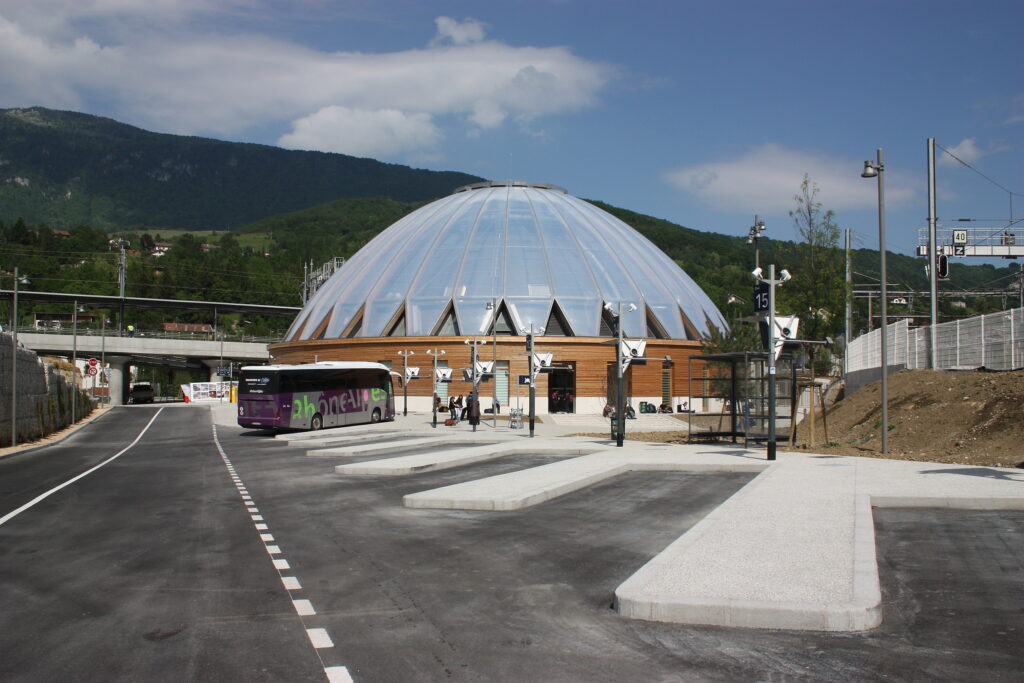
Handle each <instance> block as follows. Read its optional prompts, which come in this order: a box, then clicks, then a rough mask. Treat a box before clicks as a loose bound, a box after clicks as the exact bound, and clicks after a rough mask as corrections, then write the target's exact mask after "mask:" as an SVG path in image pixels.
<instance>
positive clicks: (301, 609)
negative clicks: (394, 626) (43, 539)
mask: <svg viewBox="0 0 1024 683" xmlns="http://www.w3.org/2000/svg"><path fill="white" fill-rule="evenodd" d="M161 410H163V409H162V408H161ZM157 415H159V413H157ZM153 419H154V420H155V419H156V417H155V416H154V418H153ZM150 424H152V422H150ZM146 429H149V425H146ZM143 433H145V429H144V430H143ZM139 438H142V434H139ZM135 441H138V439H136V440H135ZM213 443H214V444H215V445H216V446H217V451H218V452H219V453H220V458H221V460H223V461H224V465H225V467H227V470H228V474H230V475H231V481H233V482H234V484H235V488H236V489H238V494H239V495H240V496H241V497H242V502H243V503H244V504H245V509H246V512H248V513H249V516H250V517H251V518H252V521H253V525H254V526H255V527H256V530H257V531H259V532H261V533H260V541H261V542H262V543H263V547H264V548H265V549H266V551H267V554H268V555H269V556H270V558H271V561H272V562H273V563H274V569H276V570H277V573H278V576H279V577H280V578H281V584H282V585H283V586H284V588H285V590H287V591H289V598H290V599H291V601H292V606H293V607H294V608H295V613H296V614H298V615H299V621H301V622H302V625H303V628H305V629H306V635H307V636H308V637H309V642H310V644H311V645H312V646H313V650H314V651H315V652H316V655H317V657H318V658H319V659H320V665H321V666H323V667H324V673H325V674H326V675H327V680H328V682H329V683H352V676H351V675H350V674H349V672H348V667H344V666H326V665H325V664H324V660H323V658H322V657H320V650H326V649H330V648H333V647H334V641H333V640H331V636H330V634H329V633H328V632H327V629H325V628H310V627H308V626H307V625H306V623H305V620H304V619H303V617H311V616H315V615H316V608H314V607H313V603H312V602H311V601H310V600H308V599H306V598H292V597H291V595H292V593H291V591H300V590H302V584H301V583H299V579H298V577H296V576H284V575H283V574H281V571H282V570H285V569H291V565H289V564H288V560H286V559H284V558H283V557H280V556H281V554H282V553H281V546H279V545H276V540H275V538H274V535H273V534H272V533H269V531H270V528H269V526H268V525H267V523H266V521H265V520H264V519H263V515H261V514H259V508H258V507H256V503H254V502H253V500H252V496H251V495H250V494H249V491H248V489H246V488H245V484H244V483H243V482H242V478H241V477H239V476H238V473H237V472H236V471H235V466H234V465H233V464H231V460H230V459H229V458H228V456H227V454H226V453H225V452H224V449H223V448H222V447H221V445H220V439H218V438H217V425H213ZM134 445H135V442H134V441H133V442H132V446H134ZM128 448H131V446H128ZM128 448H126V449H124V450H125V451H126V450H128ZM123 452H124V451H121V453H123ZM121 453H118V454H117V455H121ZM117 455H115V456H114V458H116V457H117ZM114 458H111V459H110V460H113V459H114ZM110 460H108V461H107V462H110ZM105 464H106V462H104V463H101V464H100V465H97V466H96V467H102V466H103V465H105ZM93 469H96V468H93ZM91 471H92V470H89V472H91ZM89 472H86V473H85V474H82V475H79V477H76V479H78V478H80V477H84V476H85V475H86V474H88V473H89ZM71 481H75V479H72V480H71ZM71 481H69V482H67V484H70V483H71ZM67 484H63V485H61V486H59V487H57V489H54V490H53V491H56V490H58V489H60V488H63V487H64V486H67ZM53 491H50V492H49V493H46V494H44V495H43V496H41V497H40V498H39V500H41V499H42V498H45V497H46V496H48V495H50V493H53ZM36 502H37V501H33V502H32V503H30V504H29V506H26V507H31V505H34V504H35V503H36ZM20 511H21V510H20V509H19V510H15V511H14V512H13V513H11V515H8V517H12V516H14V515H15V514H17V513H18V512H20ZM6 520H7V517H4V518H3V519H2V520H0V524H2V523H3V522H4V521H6ZM271 543H275V545H270V544H271Z"/></svg>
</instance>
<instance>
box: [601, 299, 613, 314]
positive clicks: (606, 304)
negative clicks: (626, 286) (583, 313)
mask: <svg viewBox="0 0 1024 683" xmlns="http://www.w3.org/2000/svg"><path fill="white" fill-rule="evenodd" d="M604 310H606V311H608V312H609V313H613V312H615V308H614V307H613V306H612V302H611V301H605V302H604Z"/></svg>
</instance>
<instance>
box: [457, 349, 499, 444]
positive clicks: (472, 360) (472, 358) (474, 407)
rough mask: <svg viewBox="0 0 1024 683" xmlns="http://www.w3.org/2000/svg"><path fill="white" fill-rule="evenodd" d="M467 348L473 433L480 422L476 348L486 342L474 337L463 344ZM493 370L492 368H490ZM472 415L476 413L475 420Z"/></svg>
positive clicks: (470, 420) (470, 419) (470, 416)
mask: <svg viewBox="0 0 1024 683" xmlns="http://www.w3.org/2000/svg"><path fill="white" fill-rule="evenodd" d="M464 343H465V344H467V345H468V346H469V365H470V368H471V370H470V373H471V374H470V377H471V378H472V381H473V394H472V396H473V401H472V403H470V409H469V423H470V424H471V425H473V431H474V432H475V431H476V423H477V422H479V421H480V417H479V416H480V376H479V375H478V374H477V368H476V357H477V353H476V349H477V347H478V346H483V345H484V344H486V343H487V342H486V341H478V340H477V338H476V337H473V338H472V339H467V340H466V341H465V342H464ZM492 369H493V368H492ZM473 413H476V417H477V419H475V420H474V419H473Z"/></svg>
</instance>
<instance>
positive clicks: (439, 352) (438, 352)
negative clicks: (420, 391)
mask: <svg viewBox="0 0 1024 683" xmlns="http://www.w3.org/2000/svg"><path fill="white" fill-rule="evenodd" d="M427 355H428V356H431V357H433V359H434V374H433V377H432V381H433V383H434V392H433V396H431V397H430V409H431V410H432V411H433V413H434V419H433V422H432V423H431V425H430V426H431V427H433V428H434V429H437V357H438V356H443V355H444V349H436V348H435V349H427Z"/></svg>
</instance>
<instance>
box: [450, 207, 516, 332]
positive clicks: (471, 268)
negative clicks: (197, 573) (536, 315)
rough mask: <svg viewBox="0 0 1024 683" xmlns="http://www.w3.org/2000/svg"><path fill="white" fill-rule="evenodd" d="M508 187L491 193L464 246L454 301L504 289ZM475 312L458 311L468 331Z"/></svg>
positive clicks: (475, 322)
mask: <svg viewBox="0 0 1024 683" xmlns="http://www.w3.org/2000/svg"><path fill="white" fill-rule="evenodd" d="M506 195H507V188H499V191H497V192H494V193H491V194H490V196H488V198H487V199H486V200H485V202H484V205H483V208H482V209H481V210H480V214H479V215H478V217H477V220H476V224H475V225H474V226H473V231H472V234H470V236H469V244H468V246H467V247H466V251H465V254H466V255H465V258H464V259H463V261H462V268H461V270H460V272H459V275H458V277H457V278H456V280H455V298H456V303H457V304H458V302H459V301H460V299H461V298H462V297H467V296H486V297H490V296H491V294H492V293H498V294H500V293H501V292H502V291H503V290H504V282H503V281H504V271H505V267H504V266H505V262H504V251H505V235H506V224H505V207H506V202H505V197H506ZM478 317H479V316H478V315H477V313H476V312H475V311H474V312H473V313H471V314H470V317H469V318H465V317H463V315H462V312H461V311H460V312H459V318H460V322H462V323H463V324H464V325H466V329H467V330H475V329H477V327H478Z"/></svg>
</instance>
